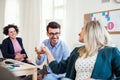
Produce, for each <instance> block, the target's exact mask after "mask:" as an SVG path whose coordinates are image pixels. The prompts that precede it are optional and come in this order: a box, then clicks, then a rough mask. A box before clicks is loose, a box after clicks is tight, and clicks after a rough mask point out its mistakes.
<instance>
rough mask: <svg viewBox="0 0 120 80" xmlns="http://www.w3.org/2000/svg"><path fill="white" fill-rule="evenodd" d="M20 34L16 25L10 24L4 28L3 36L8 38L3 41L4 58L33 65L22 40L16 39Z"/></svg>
mask: <svg viewBox="0 0 120 80" xmlns="http://www.w3.org/2000/svg"><path fill="white" fill-rule="evenodd" d="M18 32H19V29H18V27H17V26H16V25H12V24H9V25H8V26H5V27H4V28H3V34H5V35H6V36H8V37H7V38H5V39H4V40H3V41H2V48H1V51H2V54H3V57H4V58H10V59H15V60H18V61H22V62H25V63H31V61H30V60H29V59H28V56H27V54H26V51H25V49H24V47H23V43H22V38H20V37H16V36H17V34H18Z"/></svg>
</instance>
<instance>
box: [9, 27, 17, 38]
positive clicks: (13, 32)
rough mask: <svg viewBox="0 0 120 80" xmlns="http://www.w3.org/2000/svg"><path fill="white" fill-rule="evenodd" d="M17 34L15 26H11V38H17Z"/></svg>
mask: <svg viewBox="0 0 120 80" xmlns="http://www.w3.org/2000/svg"><path fill="white" fill-rule="evenodd" d="M16 35H17V32H16V30H15V28H9V29H8V36H9V37H10V38H11V39H15V38H16Z"/></svg>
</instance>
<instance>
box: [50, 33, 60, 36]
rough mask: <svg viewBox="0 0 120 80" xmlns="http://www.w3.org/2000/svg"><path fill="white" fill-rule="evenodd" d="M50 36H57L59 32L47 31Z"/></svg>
mask: <svg viewBox="0 0 120 80" xmlns="http://www.w3.org/2000/svg"><path fill="white" fill-rule="evenodd" d="M48 34H49V35H50V36H58V35H59V34H60V32H56V33H52V32H50V33H48Z"/></svg>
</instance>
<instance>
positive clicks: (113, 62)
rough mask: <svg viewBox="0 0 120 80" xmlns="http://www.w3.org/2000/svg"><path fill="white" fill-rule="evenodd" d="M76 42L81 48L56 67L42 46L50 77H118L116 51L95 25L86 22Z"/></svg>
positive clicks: (119, 67) (118, 55) (80, 79)
mask: <svg viewBox="0 0 120 80" xmlns="http://www.w3.org/2000/svg"><path fill="white" fill-rule="evenodd" d="M79 41H80V42H84V43H85V45H84V46H82V47H76V48H75V49H74V50H73V51H72V52H71V55H70V57H69V58H68V59H67V60H63V61H61V62H59V63H58V62H57V61H56V60H55V59H54V57H53V56H52V55H51V52H50V51H49V49H48V48H47V47H46V46H44V47H42V50H43V51H44V52H45V53H46V55H47V57H48V61H49V66H50V68H51V69H52V71H53V72H54V73H57V74H59V73H64V72H66V77H67V78H70V79H72V80H91V79H102V80H111V79H113V78H119V77H120V51H119V50H118V49H117V48H116V47H110V46H109V43H110V39H109V34H108V32H107V31H106V29H105V28H104V27H103V26H101V25H100V23H99V22H98V21H90V22H88V23H87V24H86V25H85V26H84V27H83V28H82V31H81V32H80V33H79Z"/></svg>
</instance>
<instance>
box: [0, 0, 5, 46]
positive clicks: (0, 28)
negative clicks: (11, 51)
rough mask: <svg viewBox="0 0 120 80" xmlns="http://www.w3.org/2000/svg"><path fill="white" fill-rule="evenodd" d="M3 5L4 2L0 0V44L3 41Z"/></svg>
mask: <svg viewBox="0 0 120 80" xmlns="http://www.w3.org/2000/svg"><path fill="white" fill-rule="evenodd" d="M4 5H5V0H0V44H1V43H2V40H3V37H4V36H3V33H2V32H3V27H4Z"/></svg>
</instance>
